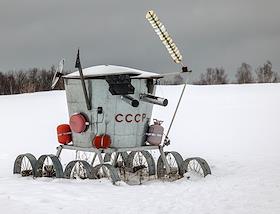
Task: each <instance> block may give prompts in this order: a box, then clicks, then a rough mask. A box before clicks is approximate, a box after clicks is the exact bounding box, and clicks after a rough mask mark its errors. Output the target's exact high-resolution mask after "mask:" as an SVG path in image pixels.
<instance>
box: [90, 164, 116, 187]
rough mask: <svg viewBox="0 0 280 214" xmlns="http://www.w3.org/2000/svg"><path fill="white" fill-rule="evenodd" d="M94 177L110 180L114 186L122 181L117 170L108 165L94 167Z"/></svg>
mask: <svg viewBox="0 0 280 214" xmlns="http://www.w3.org/2000/svg"><path fill="white" fill-rule="evenodd" d="M93 175H94V177H95V178H97V179H100V178H108V179H109V180H110V181H111V182H112V183H113V184H116V182H118V181H120V180H121V179H120V177H119V175H118V172H117V170H116V168H114V167H113V166H112V165H110V164H107V163H105V164H98V165H96V166H95V167H93Z"/></svg>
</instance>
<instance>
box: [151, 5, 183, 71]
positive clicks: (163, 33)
mask: <svg viewBox="0 0 280 214" xmlns="http://www.w3.org/2000/svg"><path fill="white" fill-rule="evenodd" d="M146 19H147V20H148V21H149V22H150V24H151V26H152V27H153V29H154V30H155V32H156V34H157V35H158V36H159V38H160V40H161V42H162V43H163V44H164V46H165V47H166V49H167V51H168V53H169V54H170V56H171V58H172V59H173V61H174V62H175V63H177V64H181V65H182V67H184V65H183V63H182V59H183V56H182V55H181V53H180V51H179V49H178V47H177V46H176V44H175V43H174V42H173V40H172V38H171V36H170V35H169V33H168V32H167V30H166V28H165V27H164V25H163V24H162V23H161V22H160V20H159V18H158V16H157V15H156V13H155V12H154V11H153V10H150V11H148V12H147V14H146Z"/></svg>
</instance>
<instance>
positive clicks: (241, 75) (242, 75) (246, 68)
mask: <svg viewBox="0 0 280 214" xmlns="http://www.w3.org/2000/svg"><path fill="white" fill-rule="evenodd" d="M235 77H236V80H237V83H238V84H244V83H253V82H254V81H255V80H254V77H253V74H252V67H251V66H250V65H249V64H247V63H245V62H243V63H242V64H241V67H240V68H238V69H237V73H236V74H235Z"/></svg>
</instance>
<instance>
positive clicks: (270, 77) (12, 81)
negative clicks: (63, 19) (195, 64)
mask: <svg viewBox="0 0 280 214" xmlns="http://www.w3.org/2000/svg"><path fill="white" fill-rule="evenodd" d="M70 72H71V71H64V73H70ZM54 74H55V67H54V66H52V67H51V68H50V69H38V68H32V69H28V70H19V71H8V72H0V95H10V94H21V93H31V92H37V91H49V90H51V82H52V78H53V76H54ZM276 82H280V75H279V73H278V72H276V71H273V69H272V63H271V62H270V61H267V62H265V63H264V64H263V65H261V66H259V67H257V68H256V69H255V70H253V68H252V67H251V66H250V65H249V64H247V63H242V64H241V65H240V67H239V68H238V69H237V71H236V73H235V80H233V81H230V80H229V78H228V75H227V73H226V71H225V69H224V68H222V67H220V68H207V69H206V71H205V72H204V73H202V74H201V75H200V78H199V79H198V80H197V81H194V82H193V84H196V85H218V84H229V83H231V84H245V83H276ZM56 89H58V90H63V89H64V85H63V82H62V81H61V80H60V81H59V82H58V84H57V86H56Z"/></svg>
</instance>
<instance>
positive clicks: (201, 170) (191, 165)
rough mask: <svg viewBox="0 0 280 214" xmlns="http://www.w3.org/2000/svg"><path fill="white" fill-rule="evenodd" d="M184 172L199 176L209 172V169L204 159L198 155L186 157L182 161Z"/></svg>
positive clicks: (204, 175)
mask: <svg viewBox="0 0 280 214" xmlns="http://www.w3.org/2000/svg"><path fill="white" fill-rule="evenodd" d="M184 165H185V172H189V173H192V174H195V175H198V176H201V177H206V176H207V175H210V174H211V169H210V167H209V165H208V163H207V162H206V160H204V159H202V158H200V157H193V158H188V159H186V160H185V161H184Z"/></svg>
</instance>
